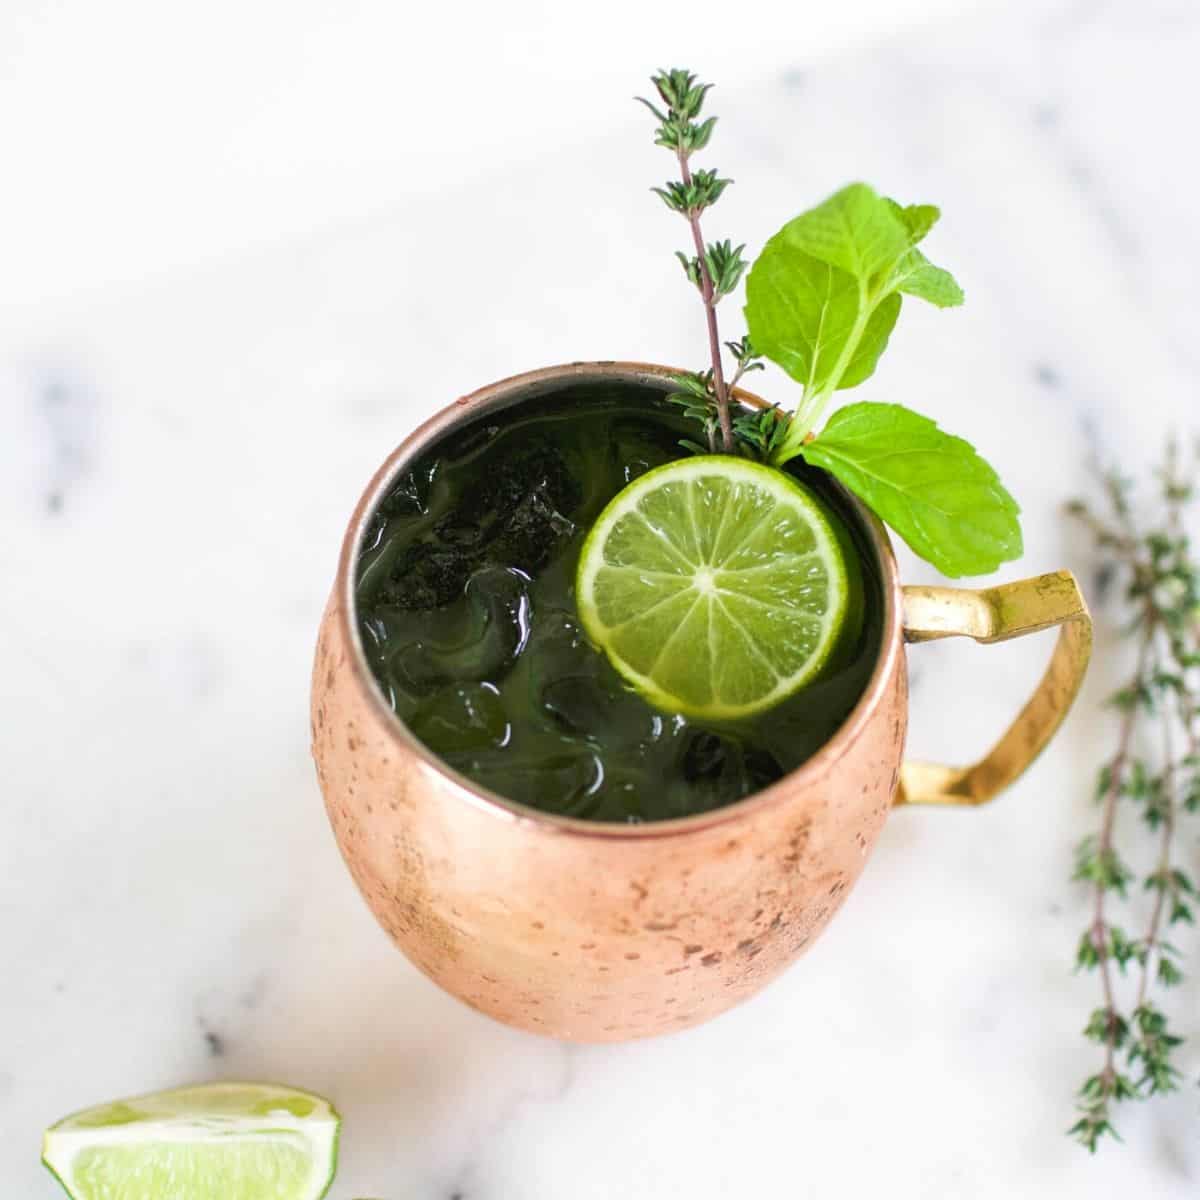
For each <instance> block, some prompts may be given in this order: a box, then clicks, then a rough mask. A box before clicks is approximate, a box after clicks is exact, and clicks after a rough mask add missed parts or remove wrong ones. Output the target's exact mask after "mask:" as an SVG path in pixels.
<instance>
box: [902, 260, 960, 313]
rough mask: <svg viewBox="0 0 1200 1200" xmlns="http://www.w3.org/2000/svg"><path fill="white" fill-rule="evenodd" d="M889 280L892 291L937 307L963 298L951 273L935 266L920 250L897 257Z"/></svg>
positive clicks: (955, 303) (944, 306)
mask: <svg viewBox="0 0 1200 1200" xmlns="http://www.w3.org/2000/svg"><path fill="white" fill-rule="evenodd" d="M889 283H890V285H891V286H892V287H894V288H895V289H896V291H898V292H907V293H908V294H909V295H910V296H917V297H918V298H919V299H921V300H928V301H929V303H930V304H936V305H937V306H938V308H955V307H957V306H958V305H960V304H961V303H962V302H963V299H964V297H963V290H962V288H960V287H959V286H958V282H957V281H956V280H955V278H954V276H953V275H951V274H950V272H949V271H945V270H943V269H942V268H941V267H935V266H934V265H933V263H931V262H930V261H929V259H927V258H926V257H925V255H924V254H922V253H921V251H920V250H910V251H909V252H908V253H907V254H906V255H905V256H904V257H903V258H902V259H901V260H900V262H899V263H898V264H897V266H896V268H895V270H894V271H893V272H892V277H891V279H890V280H889Z"/></svg>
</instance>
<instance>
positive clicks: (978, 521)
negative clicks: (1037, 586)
mask: <svg viewBox="0 0 1200 1200" xmlns="http://www.w3.org/2000/svg"><path fill="white" fill-rule="evenodd" d="M800 454H801V455H802V456H803V458H804V460H805V461H806V462H809V463H811V464H812V465H813V466H816V467H822V468H824V469H825V470H826V471H828V472H829V473H830V474H831V475H833V476H834V477H835V478H837V479H839V480H840V481H841V482H842V483H843V484H845V486H846V487H847V488H849V489H850V491H852V492H853V493H854V494H855V495H856V496H858V497H859V498H860V499H861V500H862V501H863V502H864V503H865V504H866V505H867V506H868V507H869V508H870V509H872V510H873V511H874V512H875V513H876V514H877V515H878V516H879V517H880V518H882V520H884V521H886V522H887V524H888V525H890V526H891V527H892V528H893V529H894V530H895V531H896V532H897V533H898V534H899V535H900V536H901V537H902V538H903V539H904V540H905V541H906V542H907V543H908V544H909V546H911V547H912V549H913V550H914V551H915V552H916V553H917V554H919V555H920V556H921V557H922V558H924V559H925V560H926V561H928V562H931V563H932V564H933V565H934V566H935V567H937V569H938V570H939V571H941V572H942V573H943V574H944V575H949V576H951V577H952V578H957V577H958V576H960V575H984V574H987V573H988V572H990V571H994V570H995V569H996V568H997V567H998V566H999V565H1000V564H1001V563H1003V562H1009V561H1010V560H1012V559H1015V558H1019V557H1020V555H1021V552H1022V543H1021V525H1020V521H1019V520H1018V513H1019V512H1020V508H1019V506H1018V505H1017V502H1016V501H1015V500H1014V499H1013V498H1012V496H1010V495H1009V494H1008V492H1007V491H1005V489H1004V486H1003V485H1002V484H1001V482H1000V480H999V478H998V477H997V475H996V472H995V471H994V470H993V469H992V468H991V467H990V466H989V465H988V464H987V463H986V462H985V461H984V460H983V459H982V458H980V456H979V455H978V454H976V453H975V449H974V447H972V446H971V444H970V443H969V442H966V441H963V439H962V438H957V437H953V436H951V435H950V434H948V433H943V432H942V431H941V430H940V429H939V428H938V427H937V425H936V424H935V423H934V422H933V421H931V420H930V419H929V418H928V417H922V416H920V415H919V414H918V413H915V412H912V411H911V410H910V409H907V408H904V407H903V406H901V405H899V404H871V403H861V404H851V405H849V406H848V407H846V408H843V409H841V410H840V411H838V412H836V413H834V415H833V416H832V417H830V419H829V423H828V424H827V425H826V426H825V428H824V429H823V430H822V431H821V433H820V434H819V435H818V436H817V437H816V438H814V439H813V440H812V441H810V442H808V443H807V444H805V445H804V446H803V447H801V449H800Z"/></svg>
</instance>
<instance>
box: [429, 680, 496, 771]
mask: <svg viewBox="0 0 1200 1200" xmlns="http://www.w3.org/2000/svg"><path fill="white" fill-rule="evenodd" d="M408 726H409V728H410V729H411V730H412V731H413V733H415V734H416V735H417V737H419V738H420V739H421V741H423V742H424V743H425V745H427V746H428V747H429V748H430V749H431V750H434V751H436V752H437V753H438V754H454V753H460V752H463V751H475V750H484V749H491V748H499V747H501V746H503V745H505V743H507V741H508V740H509V738H510V736H511V735H512V727H511V726H510V725H509V723H508V715H507V714H506V713H505V711H504V702H503V701H502V700H501V698H500V693H499V691H498V690H497V689H496V688H495V686H493V685H492V684H490V683H452V684H448V685H446V686H445V687H442V688H439V689H438V691H436V692H434V693H433V695H432V696H430V698H429V699H428V700H426V701H425V703H424V704H423V705H422V706H421V707H420V708H419V709H418V710H417V712H416V714H415V715H414V716H413V717H412V719H411V720H410V721H409V723H408Z"/></svg>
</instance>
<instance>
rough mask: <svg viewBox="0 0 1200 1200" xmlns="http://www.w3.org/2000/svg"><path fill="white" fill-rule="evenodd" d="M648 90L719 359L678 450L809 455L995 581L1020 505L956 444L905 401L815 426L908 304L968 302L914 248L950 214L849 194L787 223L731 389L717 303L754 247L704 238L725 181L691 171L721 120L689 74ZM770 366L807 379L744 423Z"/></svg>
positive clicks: (944, 567)
mask: <svg viewBox="0 0 1200 1200" xmlns="http://www.w3.org/2000/svg"><path fill="white" fill-rule="evenodd" d="M652 82H653V84H654V87H655V90H656V91H657V93H658V95H659V98H660V99H661V101H662V103H663V105H664V106H665V110H664V109H663V108H659V107H658V106H656V105H655V104H652V103H651V102H650V101H647V100H643V101H642V103H643V104H645V105H646V107H647V108H648V109H649V110H650V111H651V112H652V113H653V114H654V116H655V117H656V118H657V120H658V122H659V124H658V128H657V129H656V130H655V142H656V143H657V144H658V145H660V146H665V147H666V148H667V149H668V150H670V151H671V152H672V154H673V155H674V156H675V157H676V160H677V162H678V164H679V168H680V178H679V180H672V181H670V182H668V183H667V184H666V185H665V186H664V187H661V188H655V189H654V191H655V192H656V193H657V194H658V196H659V197H660V198H661V199H662V200H663V202H664V203H665V204H666V205H667V207H668V208H670V209H672V210H673V211H674V212H677V213H680V214H681V215H682V216H684V217H685V218H686V219H687V221H688V224H689V226H690V227H691V232H692V241H693V250H694V252H693V253H692V254H685V253H682V252H678V253H677V257H678V259H679V262H680V264H681V265H682V267H683V270H684V274H685V275H686V276H687V278H688V281H689V282H690V283H691V284H692V285H693V286H694V287H695V288H696V289H697V290H698V291H699V292H700V296H701V299H702V300H703V302H704V308H705V318H706V321H707V324H708V341H709V351H710V358H711V365H710V366H709V367H707V368H706V369H705V370H703V371H697V372H694V373H689V374H687V375H682V376H680V377H679V378H678V383H679V391H678V392H676V393H675V395H674V396H672V397H671V398H672V399H673V400H674V401H675V402H676V403H678V404H679V405H680V406H681V407H682V408H683V410H684V412H685V414H686V415H687V416H688V417H690V418H692V419H694V420H695V421H696V422H697V423H698V424H699V425H700V427H701V429H702V430H703V434H704V442H703V443H701V442H697V441H693V440H691V439H685V440H684V441H683V443H682V444H683V445H684V447H685V448H686V449H688V450H690V451H692V452H694V453H712V452H713V451H715V450H716V449H718V448H719V449H721V450H723V451H725V452H726V453H738V454H745V455H749V456H751V457H753V458H758V459H761V460H762V461H764V462H768V463H770V464H772V465H773V466H777V467H778V466H783V465H784V464H785V463H787V462H789V461H791V460H792V459H794V458H803V459H804V460H805V461H807V462H809V463H812V464H813V465H814V466H818V467H821V468H823V469H824V470H826V471H828V472H829V473H830V474H831V475H833V476H834V477H835V478H836V479H838V480H839V481H840V482H841V483H842V484H843V485H844V486H845V487H847V488H848V489H849V490H850V491H852V492H853V493H854V494H855V495H857V496H858V497H859V499H861V500H862V501H864V502H865V503H866V504H867V505H868V506H869V507H870V508H872V509H873V510H874V511H875V513H876V514H877V515H878V516H879V517H880V518H882V519H883V520H884V521H886V522H887V523H888V524H889V525H890V526H891V527H892V528H893V529H894V530H895V531H896V532H897V533H898V534H899V535H900V536H901V537H902V538H903V539H904V540H905V541H906V542H907V543H908V544H909V546H911V547H912V549H913V550H914V551H915V552H916V553H917V554H919V555H920V556H921V557H922V558H924V559H927V560H928V561H929V562H931V563H933V565H934V566H936V567H937V568H938V569H939V570H940V571H942V572H943V573H944V574H946V575H950V576H954V577H957V576H960V575H979V574H985V573H987V572H989V571H994V570H995V569H996V568H997V567H998V566H999V565H1000V564H1001V563H1003V562H1008V561H1010V560H1012V559H1014V558H1018V557H1020V555H1021V553H1022V541H1021V525H1020V521H1019V514H1020V508H1019V506H1018V505H1017V503H1016V501H1015V500H1014V499H1013V498H1012V496H1011V495H1009V493H1008V492H1007V491H1006V490H1005V488H1004V486H1003V485H1002V484H1001V483H1000V480H999V478H998V476H997V475H996V472H995V471H994V470H993V469H992V468H991V467H990V466H989V465H988V463H987V462H986V461H985V460H984V459H983V458H982V457H981V456H980V455H979V454H978V453H976V451H975V449H974V448H973V447H972V446H971V445H970V444H969V443H967V442H965V441H963V439H962V438H957V437H953V436H952V435H950V434H948V433H945V432H943V431H942V430H941V429H939V428H938V427H937V426H936V425H935V424H934V423H933V422H932V421H930V420H928V419H927V418H925V417H922V416H920V415H919V414H917V413H914V412H912V411H910V410H909V409H906V408H903V407H902V406H900V405H898V404H857V405H854V406H852V407H851V408H849V409H846V410H844V412H843V413H839V414H836V415H835V417H834V418H833V419H832V420H830V422H829V424H828V425H827V426H826V427H825V428H824V429H820V430H819V429H818V427H819V426H820V424H821V422H822V420H823V419H824V418H825V415H826V412H827V410H828V409H829V406H830V404H831V402H832V399H833V396H834V393H835V392H838V391H844V390H846V389H847V388H853V387H857V386H858V385H859V384H861V383H864V382H865V381H866V380H868V379H869V378H870V377H871V376H872V375H873V374H874V373H875V367H876V365H877V364H878V362H879V359H880V356H881V355H882V354H883V352H884V350H886V349H887V344H888V339H889V338H890V337H891V335H892V330H893V329H895V327H896V321H897V320H898V319H899V316H900V310H901V308H902V307H903V303H904V297H906V296H911V297H913V298H914V299H918V300H924V301H925V302H926V303H928V304H933V305H935V306H937V307H938V308H954V307H956V306H958V305H960V304H962V302H963V292H962V288H961V287H959V285H958V282H957V281H956V280H955V278H954V276H953V275H951V274H950V272H949V271H947V270H945V269H944V268H942V267H939V266H937V265H935V264H934V263H933V262H931V261H930V260H929V259H928V258H927V257H926V256H925V254H924V252H923V251H922V250H921V249H919V246H920V244H921V243H922V242H923V241H924V239H925V238H926V237H927V236H928V234H929V232H930V231H931V230H932V229H933V227H934V226H935V225H936V224H937V221H938V219H939V217H940V216H941V212H940V210H939V209H938V208H936V207H935V206H934V205H932V204H908V205H902V204H898V203H897V202H896V201H895V200H892V199H889V198H888V197H887V196H882V195H880V194H879V193H878V192H876V191H875V189H874V188H871V187H869V186H868V185H867V184H865V183H852V184H850V185H849V186H847V187H844V188H842V189H841V190H840V191H838V192H835V193H834V194H833V195H832V196H830V197H829V199H828V200H825V201H824V202H823V203H821V204H818V205H817V206H816V207H815V208H812V209H809V210H808V211H807V212H803V213H801V214H800V215H799V216H798V217H796V218H795V219H794V220H791V221H789V222H788V223H787V224H786V225H785V226H784V227H783V228H782V229H781V230H780V231H779V232H778V233H777V234H775V236H774V237H773V238H771V239H770V240H769V241H768V242H767V244H766V246H764V247H763V251H762V253H761V254H760V255H759V256H758V258H757V260H756V261H755V262H754V265H753V266H752V267H751V268H750V270H749V273H748V274H747V275H746V307H745V315H746V324H747V326H748V327H749V334H748V336H747V337H745V338H743V339H741V340H740V341H738V342H726V343H725V345H726V346H727V347H728V349H729V350H730V351H731V353H732V354H733V357H734V360H735V362H736V363H737V368H736V370H735V373H734V375H733V377H732V379H730V380H729V382H728V383H726V376H725V372H724V365H723V362H722V355H721V349H720V345H719V341H718V333H717V322H716V306H717V303H718V302H719V301H720V300H721V299H722V297H724V296H727V295H729V294H730V293H731V292H732V291H734V290H735V289H736V288H737V286H738V284H739V283H740V282H741V279H742V276H743V273H744V272H745V270H746V263H745V260H744V259H743V257H742V251H743V250H744V247H743V246H740V245H739V246H736V247H735V246H734V244H733V242H732V241H723V242H714V243H709V244H707V245H706V244H705V243H704V240H703V238H702V237H701V234H700V215H701V214H702V213H703V212H705V211H706V210H707V209H708V208H710V207H711V206H712V205H713V204H714V203H715V202H716V201H717V199H718V198H719V197H720V195H721V193H722V192H723V191H724V190H725V188H726V186H727V185H728V183H729V181H728V180H727V179H723V178H721V177H720V176H718V175H717V173H716V171H711V170H696V171H695V172H693V171H692V170H691V169H690V167H689V159H690V157H691V155H692V154H693V153H694V152H695V151H697V150H701V149H704V148H705V147H706V146H707V145H708V143H709V140H710V139H711V137H712V132H713V126H714V124H715V121H716V118H715V117H712V116H709V117H707V118H705V119H704V120H703V121H701V120H700V119H699V117H700V110H701V108H702V106H703V104H704V100H705V98H706V96H707V95H708V92H709V89H710V86H711V85H709V84H706V83H698V82H697V80H696V77H695V75H693V74H692V73H691V72H690V71H684V70H672V71H661V72H659V73H658V74H657V75H655V76H654V77H653V79H652ZM764 357H765V358H769V359H770V360H771V361H772V362H774V363H776V364H777V365H778V366H780V367H782V368H783V369H784V371H786V372H787V373H788V374H789V375H790V376H791V377H792V378H793V379H794V380H795V381H796V382H797V383H798V384H800V388H801V392H800V399H799V401H798V403H797V404H796V407H795V410H794V411H793V412H791V413H785V412H781V411H779V410H778V409H772V410H770V412H769V413H767V414H753V415H749V414H745V413H741V414H738V413H736V412H735V411H733V409H732V406H731V404H730V396H729V390H730V388H731V387H733V386H734V385H735V384H736V383H737V382H738V380H739V379H740V378H741V377H742V375H743V374H744V373H745V372H746V371H749V370H755V369H757V368H758V367H761V365H762V359H763V358H764Z"/></svg>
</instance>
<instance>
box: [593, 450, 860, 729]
mask: <svg viewBox="0 0 1200 1200" xmlns="http://www.w3.org/2000/svg"><path fill="white" fill-rule="evenodd" d="M847 580H848V572H847V563H846V557H845V553H844V551H843V549H842V544H841V541H840V540H839V537H838V534H837V533H836V532H835V530H834V527H833V524H832V523H831V521H830V518H829V517H828V516H827V515H826V510H825V507H824V504H823V503H822V501H821V500H819V499H818V498H817V497H816V496H815V495H814V494H813V493H812V492H811V491H809V489H808V488H806V487H804V486H803V485H802V484H800V483H798V482H797V481H796V480H795V479H793V478H792V477H791V476H789V475H785V474H783V473H782V472H781V471H776V470H773V469H772V468H770V467H766V466H763V465H761V464H759V463H754V462H749V461H747V460H746V459H741V458H734V457H732V456H730V455H702V456H700V457H697V458H687V459H682V460H680V461H679V462H674V463H668V464H667V465H666V466H664V467H658V468H656V469H655V470H653V471H648V472H647V473H646V474H645V475H642V476H641V477H639V478H638V479H636V480H635V481H634V482H633V483H631V484H630V485H629V486H628V487H627V488H625V489H624V490H623V491H621V492H619V493H618V494H617V496H616V497H615V498H614V499H613V500H612V501H611V503H610V504H609V505H608V507H607V508H606V509H605V510H604V511H603V512H602V513H601V514H600V517H599V518H598V520H597V521H596V524H595V526H594V527H593V528H592V531H591V532H590V533H589V534H588V537H587V540H586V541H585V542H584V545H583V551H582V554H581V556H580V559H579V570H578V574H577V576H576V604H577V606H578V609H579V617H580V620H581V621H582V622H583V627H584V629H585V631H586V632H587V635H588V637H589V638H591V640H592V641H593V642H594V643H595V644H596V645H597V646H599V647H600V648H601V649H602V650H603V651H604V652H605V654H607V655H608V657H609V660H610V661H611V662H612V664H613V666H614V667H615V668H616V669H617V670H618V671H619V672H620V673H621V674H622V675H623V676H624V677H625V679H626V680H628V682H629V683H631V684H632V685H633V686H634V687H635V688H636V689H637V690H638V691H639V692H641V693H642V694H643V695H644V696H645V697H646V698H647V699H648V700H649V701H650V702H651V703H652V704H654V705H656V706H657V707H659V708H662V709H666V710H667V711H669V712H677V713H682V714H684V715H685V716H688V717H692V718H695V719H699V720H712V721H731V720H737V719H739V718H742V717H748V716H751V715H752V714H754V713H757V712H762V711H763V710H765V709H768V708H770V707H771V706H772V705H775V704H778V703H779V701H781V700H783V699H784V698H786V697H787V696H790V695H791V694H792V693H793V692H796V691H798V690H799V689H800V688H802V687H804V686H805V684H807V683H809V682H811V681H812V680H814V679H815V678H816V677H817V676H818V675H820V673H821V672H822V670H823V668H824V667H825V666H826V664H827V663H828V662H829V660H830V658H831V656H832V654H833V652H834V650H835V648H836V647H837V645H838V643H839V634H840V633H841V631H842V629H843V627H844V626H845V625H847V623H848V613H849V610H850V602H849V592H850V590H851V589H850V586H849V584H848V582H847Z"/></svg>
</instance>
